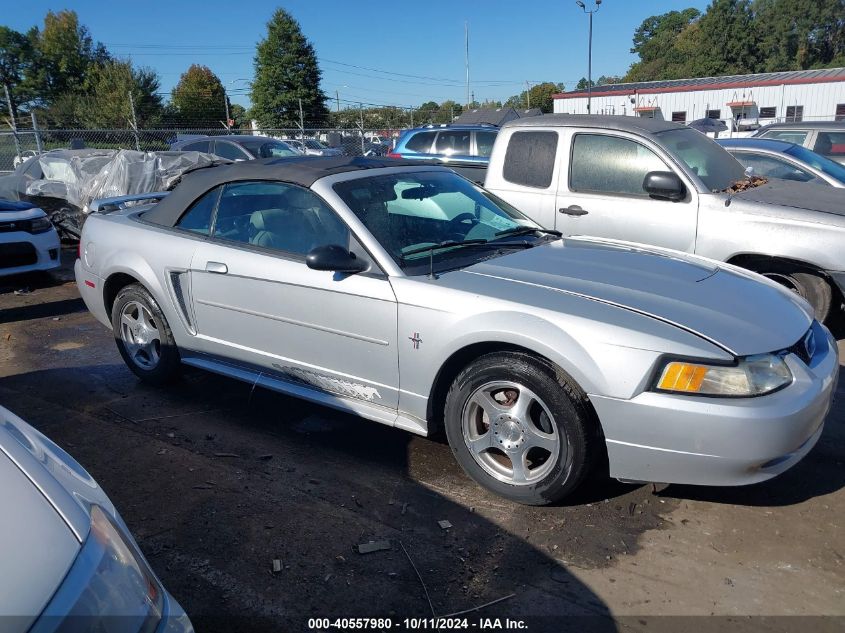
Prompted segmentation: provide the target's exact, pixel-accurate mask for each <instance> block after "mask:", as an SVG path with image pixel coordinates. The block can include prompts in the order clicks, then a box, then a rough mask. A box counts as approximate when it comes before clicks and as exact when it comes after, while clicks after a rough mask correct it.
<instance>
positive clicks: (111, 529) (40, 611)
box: [0, 407, 193, 633]
mask: <svg viewBox="0 0 845 633" xmlns="http://www.w3.org/2000/svg"><path fill="white" fill-rule="evenodd" d="M0 502H1V503H2V504H3V509H2V511H0V570H1V571H2V573H0V630H2V631H3V632H4V633H26V632H29V633H48V632H49V633H66V632H68V633H69V632H71V631H99V632H102V633H112V632H114V633H117V632H120V633H141V632H144V633H153V632H155V633H193V627H192V626H191V622H190V621H189V620H188V617H187V616H186V615H185V612H184V611H183V609H182V607H181V606H179V604H178V603H177V602H176V600H174V599H173V597H171V596H170V594H168V593H167V591H165V589H164V587H163V586H162V584H161V582H160V581H159V579H158V578H156V575H155V574H154V573H153V571H152V570H151V569H150V566H149V564H148V563H147V561H146V560H145V559H144V556H143V554H141V551H140V550H139V549H138V545H137V544H136V543H135V540H134V539H133V538H132V536H131V535H130V533H129V530H128V529H127V527H126V524H124V522H123V519H121V518H120V515H119V514H118V513H117V510H115V508H114V506H113V505H112V503H111V501H110V500H109V498H108V497H107V496H106V494H105V492H103V489H102V488H100V486H99V485H97V482H96V481H94V479H93V478H92V477H91V475H89V474H88V473H87V472H86V471H85V469H84V468H83V467H82V466H80V465H79V464H78V463H77V462H76V461H75V460H74V459H73V458H72V457H71V456H70V455H68V454H67V453H65V452H64V451H63V450H62V449H61V448H59V447H58V446H56V444H54V443H53V442H51V441H50V440H49V439H48V438H46V437H45V436H44V435H42V434H41V433H39V432H38V431H36V430H35V429H34V428H32V427H31V426H29V425H28V424H26V423H25V422H23V421H22V420H21V419H20V418H18V417H17V416H15V415H14V414H12V413H11V412H9V411H8V410H6V409H4V408H3V407H0Z"/></svg>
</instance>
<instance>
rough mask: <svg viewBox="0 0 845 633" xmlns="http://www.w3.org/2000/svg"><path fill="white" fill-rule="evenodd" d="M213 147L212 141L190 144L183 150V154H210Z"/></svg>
mask: <svg viewBox="0 0 845 633" xmlns="http://www.w3.org/2000/svg"><path fill="white" fill-rule="evenodd" d="M210 146H211V141H197V142H196V143H189V144H188V145H185V147H183V148H182V151H183V152H208V149H209V147H210Z"/></svg>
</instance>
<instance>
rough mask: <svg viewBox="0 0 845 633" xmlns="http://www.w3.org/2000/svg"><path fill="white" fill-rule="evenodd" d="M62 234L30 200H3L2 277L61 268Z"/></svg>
mask: <svg viewBox="0 0 845 633" xmlns="http://www.w3.org/2000/svg"><path fill="white" fill-rule="evenodd" d="M60 252H61V245H60V244H59V234H58V233H56V229H55V227H54V226H53V224H52V223H51V222H50V220H49V218H48V217H47V214H46V213H44V211H42V210H41V209H39V208H38V207H36V206H34V205H33V204H31V203H29V202H11V201H9V200H0V276H3V275H17V274H19V273H29V272H34V271H44V270H51V269H53V268H58V266H59V263H60V257H59V255H60Z"/></svg>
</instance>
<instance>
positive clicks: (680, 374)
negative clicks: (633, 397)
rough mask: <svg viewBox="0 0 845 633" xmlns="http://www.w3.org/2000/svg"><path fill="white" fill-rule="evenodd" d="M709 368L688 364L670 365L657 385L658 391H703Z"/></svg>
mask: <svg viewBox="0 0 845 633" xmlns="http://www.w3.org/2000/svg"><path fill="white" fill-rule="evenodd" d="M706 373H707V368H706V367H702V366H701V365H688V364H686V363H669V364H668V365H666V369H664V370H663V375H662V376H661V377H660V381H659V382H658V383H657V388H658V389H666V390H667V391H689V392H697V391H699V390H700V389H701V383H702V382H703V381H704V375H705V374H706Z"/></svg>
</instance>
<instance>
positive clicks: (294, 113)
mask: <svg viewBox="0 0 845 633" xmlns="http://www.w3.org/2000/svg"><path fill="white" fill-rule="evenodd" d="M320 78H321V73H320V67H319V66H318V64H317V55H316V53H315V52H314V47H313V46H312V45H311V43H310V42H309V41H308V40H307V39H306V38H305V36H304V35H303V34H302V30H301V29H300V26H299V23H297V21H296V20H294V19H293V17H292V16H291V15H290V14H289V13H288V12H287V11H285V10H284V9H277V10H276V12H275V13H274V14H273V17H272V18H271V19H270V21H269V22H268V23H267V37H265V38H264V39H263V40H262V41H261V42H259V44H258V48H257V50H256V53H255V80H254V81H253V83H252V95H251V97H252V115H253V117H254V118H255V119H256V120H257V121H258V123H259V125H261V126H262V127H266V128H279V127H295V126H297V125H299V100H300V99H301V100H302V110H303V118H304V120H305V122H306V123H307V124H310V125H319V124H322V123H324V122H325V121H326V120H327V118H328V114H329V112H328V108H327V107H326V95H325V94H323V91H322V90H321V89H320Z"/></svg>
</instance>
